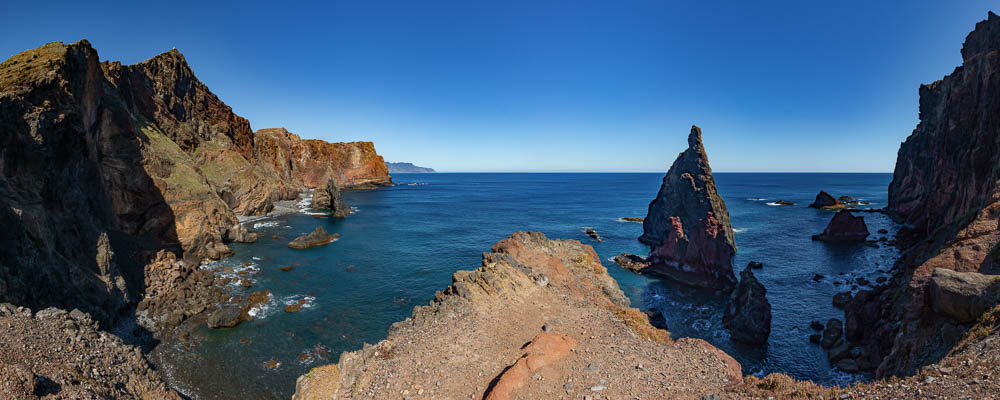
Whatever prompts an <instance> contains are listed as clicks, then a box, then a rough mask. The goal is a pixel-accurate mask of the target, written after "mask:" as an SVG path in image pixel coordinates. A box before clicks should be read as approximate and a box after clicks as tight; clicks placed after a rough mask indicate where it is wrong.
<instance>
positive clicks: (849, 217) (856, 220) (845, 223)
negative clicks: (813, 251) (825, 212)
mask: <svg viewBox="0 0 1000 400" xmlns="http://www.w3.org/2000/svg"><path fill="white" fill-rule="evenodd" d="M867 237H868V226H867V225H865V218H864V217H860V216H855V215H854V214H851V212H850V211H847V210H840V211H838V212H837V214H835V215H834V216H833V218H832V219H831V220H830V223H829V224H827V225H826V229H824V230H823V233H822V234H819V235H813V237H812V239H813V240H820V241H824V242H864V241H865V239H866V238H867Z"/></svg>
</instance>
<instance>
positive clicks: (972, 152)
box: [846, 12, 1000, 376]
mask: <svg viewBox="0 0 1000 400" xmlns="http://www.w3.org/2000/svg"><path fill="white" fill-rule="evenodd" d="M962 59H963V63H962V66H960V67H958V68H956V69H955V71H954V72H952V73H951V74H950V75H948V76H946V77H944V79H942V80H940V81H937V82H934V83H932V84H929V85H923V86H921V87H920V123H919V124H918V125H917V127H916V129H914V131H913V133H912V134H911V135H910V136H909V137H908V138H907V139H906V141H905V142H904V143H903V144H902V145H901V146H900V149H899V154H898V157H897V160H896V169H895V172H894V174H893V180H892V183H891V184H890V186H889V211H890V212H891V213H894V214H895V215H896V216H898V217H899V218H900V219H901V220H902V221H903V222H904V223H905V226H904V228H902V229H901V230H900V232H899V234H898V238H899V243H900V246H901V247H903V248H904V249H906V250H907V251H906V252H905V253H903V255H902V256H901V258H900V260H899V261H898V262H897V263H896V266H895V268H896V270H897V274H898V275H897V277H896V279H894V280H893V281H892V282H891V285H890V286H889V287H888V288H878V289H876V290H875V291H865V292H861V293H859V295H858V296H856V297H855V299H854V300H853V301H852V304H851V305H850V306H849V307H848V309H847V315H846V317H847V319H846V322H847V330H848V333H850V331H851V326H852V325H853V326H855V327H864V326H876V327H877V329H874V330H872V329H864V328H860V329H858V332H857V334H856V335H854V336H859V337H863V340H862V342H864V343H865V346H866V353H868V354H874V355H876V356H875V358H876V360H875V361H876V365H878V374H879V375H880V376H886V375H908V374H912V373H914V372H916V371H917V369H918V368H920V367H921V366H922V365H925V364H927V363H930V362H934V361H936V360H938V359H940V357H942V356H943V355H944V354H946V353H948V352H949V351H950V350H951V349H952V348H953V347H954V345H955V343H956V342H957V341H958V340H959V338H960V337H961V335H962V332H964V331H965V330H966V329H968V325H965V324H963V323H962V321H957V320H953V319H951V318H948V317H946V316H944V315H941V314H940V313H936V312H935V311H934V310H933V309H931V307H930V304H931V303H932V301H931V299H930V293H929V291H928V281H929V279H930V277H931V276H932V273H933V272H934V270H935V269H938V268H940V269H946V270H954V271H959V272H980V273H986V274H996V273H997V268H998V261H1000V256H998V254H1000V248H998V245H997V244H998V242H1000V232H998V229H997V228H998V224H997V223H998V219H1000V191H998V187H997V182H998V179H1000V17H997V15H995V14H993V13H992V12H991V13H989V15H988V18H987V19H986V20H985V21H982V22H980V23H978V24H976V28H975V30H974V31H973V32H972V33H970V34H969V35H968V36H967V37H966V40H965V44H964V45H963V48H962ZM852 321H854V323H853V324H852ZM879 359H880V360H879ZM879 361H880V363H879Z"/></svg>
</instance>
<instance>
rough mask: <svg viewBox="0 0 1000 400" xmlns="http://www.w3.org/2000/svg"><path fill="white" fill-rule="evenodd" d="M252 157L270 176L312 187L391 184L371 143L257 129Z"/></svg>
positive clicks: (274, 129)
mask: <svg viewBox="0 0 1000 400" xmlns="http://www.w3.org/2000/svg"><path fill="white" fill-rule="evenodd" d="M254 151H255V153H254V157H255V159H256V160H257V161H258V163H259V164H260V165H261V166H262V167H263V168H265V169H267V170H268V171H269V172H271V174H273V175H275V176H279V177H281V179H283V180H285V181H288V182H293V183H295V184H298V185H300V186H305V187H309V188H315V187H317V186H320V185H322V184H325V183H327V181H328V180H330V179H333V180H335V181H337V185H339V186H340V187H341V188H342V189H365V188H373V187H378V186H388V185H390V184H392V179H391V178H390V177H389V168H388V167H386V165H385V160H383V159H382V156H380V155H378V153H376V152H375V145H374V144H372V142H351V143H329V142H324V141H322V140H302V138H300V137H299V135H296V134H294V133H291V132H288V131H287V130H285V129H284V128H268V129H261V130H258V131H257V133H256V134H255V135H254Z"/></svg>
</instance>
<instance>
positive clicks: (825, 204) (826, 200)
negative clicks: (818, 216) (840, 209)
mask: <svg viewBox="0 0 1000 400" xmlns="http://www.w3.org/2000/svg"><path fill="white" fill-rule="evenodd" d="M838 205H841V204H840V202H839V201H837V199H835V198H833V196H832V195H830V194H829V193H827V192H825V191H822V190H820V191H819V194H817V195H816V200H815V201H813V202H812V204H810V205H809V207H812V208H832V207H836V206H838Z"/></svg>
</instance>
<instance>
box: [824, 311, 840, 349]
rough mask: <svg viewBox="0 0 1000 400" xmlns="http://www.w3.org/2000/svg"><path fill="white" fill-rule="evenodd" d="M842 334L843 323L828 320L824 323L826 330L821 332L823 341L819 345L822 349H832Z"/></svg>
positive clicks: (834, 319) (836, 320)
mask: <svg viewBox="0 0 1000 400" xmlns="http://www.w3.org/2000/svg"><path fill="white" fill-rule="evenodd" d="M843 334H844V323H843V322H841V321H840V320H839V319H836V318H830V320H829V321H826V329H824V330H823V339H822V341H821V342H820V344H821V345H822V346H823V348H824V349H829V348H832V347H833V346H834V345H836V344H837V341H839V340H840V337H841V336H842V335H843Z"/></svg>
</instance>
